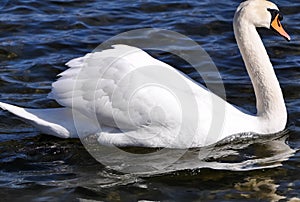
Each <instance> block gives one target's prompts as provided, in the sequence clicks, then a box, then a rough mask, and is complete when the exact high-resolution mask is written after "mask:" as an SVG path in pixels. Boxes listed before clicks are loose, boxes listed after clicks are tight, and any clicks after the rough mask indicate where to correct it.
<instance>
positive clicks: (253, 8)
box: [234, 0, 291, 41]
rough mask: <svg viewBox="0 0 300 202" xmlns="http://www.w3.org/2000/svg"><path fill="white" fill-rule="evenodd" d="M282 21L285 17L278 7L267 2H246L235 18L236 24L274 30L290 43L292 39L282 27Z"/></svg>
mask: <svg viewBox="0 0 300 202" xmlns="http://www.w3.org/2000/svg"><path fill="white" fill-rule="evenodd" d="M282 20H283V16H282V14H281V12H280V11H279V9H278V7H277V6H276V5H275V4H274V3H272V2H270V1H266V0H248V1H245V2H243V3H241V4H240V6H239V7H238V9H237V11H236V13H235V16H234V23H241V22H247V23H248V24H249V25H254V26H255V27H264V28H267V29H272V30H274V31H275V32H277V33H278V34H280V35H281V36H283V37H284V38H285V39H286V40H288V41H290V40H291V37H290V36H289V35H288V34H287V33H286V31H285V30H284V29H283V26H282V25H281V21H282Z"/></svg>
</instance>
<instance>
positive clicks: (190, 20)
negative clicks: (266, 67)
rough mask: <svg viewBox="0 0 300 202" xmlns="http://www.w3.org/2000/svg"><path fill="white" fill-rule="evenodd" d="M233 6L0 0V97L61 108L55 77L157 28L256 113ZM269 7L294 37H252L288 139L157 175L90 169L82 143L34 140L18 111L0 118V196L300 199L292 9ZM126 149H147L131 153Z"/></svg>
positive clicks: (183, 162) (198, 156)
mask: <svg viewBox="0 0 300 202" xmlns="http://www.w3.org/2000/svg"><path fill="white" fill-rule="evenodd" d="M239 3H240V1H237V0H235V1H208V0H203V1H184V2H183V1H171V0H167V1H163V3H162V2H160V1H135V2H133V1H106V0H105V1H98V0H89V1H76V0H65V1H63V0H48V1H37V0H14V1H8V0H6V1H1V3H0V8H1V10H0V28H1V31H0V65H1V69H0V92H1V94H0V95H1V96H0V100H1V101H2V102H7V103H12V104H14V105H18V106H22V107H31V108H46V107H58V106H59V105H58V104H57V103H56V102H55V101H53V100H49V99H48V98H47V94H48V93H49V92H50V89H51V83H52V82H53V81H55V80H56V79H57V77H56V75H57V74H59V73H60V72H62V71H63V70H65V69H66V68H67V67H66V66H65V65H64V64H65V63H66V62H67V61H68V60H70V59H72V58H75V57H79V56H82V55H84V54H86V53H88V52H91V51H93V49H94V48H96V47H97V46H98V45H99V44H101V43H102V42H103V41H106V40H108V39H109V38H111V37H113V36H115V35H117V34H120V33H122V32H125V31H130V30H133V29H138V28H161V29H168V30H172V31H176V32H178V33H181V34H183V35H186V36H188V37H190V38H192V39H193V40H195V41H196V42H197V43H199V44H200V45H201V46H202V47H203V48H204V49H205V50H206V51H207V52H208V53H209V55H210V56H211V57H212V59H213V61H214V63H215V64H216V66H217V67H218V69H219V71H220V74H221V76H222V79H223V82H224V84H225V88H226V93H227V99H228V101H229V102H231V103H234V104H236V105H238V106H241V107H243V108H245V109H246V110H249V111H252V112H255V99H254V94H253V89H252V86H251V83H250V80H249V78H248V75H247V73H246V70H245V68H244V65H243V62H242V60H241V57H240V55H239V51H238V48H237V45H236V43H235V40H234V36H233V29H232V18H233V15H234V11H235V8H236V7H237V6H238V4H239ZM276 3H277V5H278V6H279V7H280V9H281V10H282V12H283V13H284V21H283V24H284V26H285V28H286V30H287V32H289V34H290V35H291V37H292V41H291V42H289V43H288V42H286V41H285V40H284V39H282V38H280V37H279V36H277V35H274V33H273V32H271V31H266V30H260V33H261V34H262V35H263V40H264V43H265V46H266V47H267V50H268V53H269V55H270V57H271V60H272V62H273V64H274V68H275V71H276V74H277V76H278V79H279V81H280V83H281V86H282V90H283V93H284V96H285V101H286V105H287V108H288V113H289V121H288V127H287V131H286V134H281V135H279V136H272V137H267V138H264V139H251V141H250V140H245V141H242V140H241V141H238V142H234V143H224V144H222V145H217V146H215V147H213V148H205V149H193V150H189V151H187V152H186V154H185V155H184V156H183V157H182V158H181V159H180V160H179V161H178V162H176V163H174V164H172V166H170V167H168V168H166V169H163V170H161V171H160V172H148V173H144V174H126V173H120V172H117V171H115V170H113V169H110V168H108V167H106V166H104V165H103V164H101V163H99V162H97V161H96V160H95V159H94V158H93V157H92V156H91V155H90V154H89V153H88V152H87V151H86V150H85V148H84V146H82V144H81V142H80V140H63V139H59V138H55V137H50V136H47V135H43V134H40V133H39V132H38V131H37V130H36V129H35V128H33V127H32V126H30V125H28V124H26V123H23V122H22V121H20V120H19V119H18V118H16V117H15V116H13V115H11V114H9V113H7V112H4V111H0V197H1V198H0V201H2V200H3V201H5V200H6V201H16V200H20V201H25V200H27V201H55V200H56V201H59V200H75V201H76V200H81V199H89V200H96V201H137V200H150V201H158V200H161V201H196V200H197V201H207V200H212V201H221V200H225V201H231V200H235V201H245V199H252V200H257V199H260V200H262V201H272V200H274V201H278V200H280V199H284V198H286V199H288V200H289V199H292V198H297V197H298V198H300V194H299V189H300V177H299V174H298V173H299V171H300V170H299V166H300V165H299V163H298V162H299V160H300V155H299V153H298V152H297V150H298V148H299V147H300V138H299V136H298V135H299V134H300V125H299V122H300V119H299V115H300V108H299V106H300V99H299V98H300V95H299V93H298V90H299V88H300V85H299V83H300V73H299V70H298V69H297V68H298V67H299V64H300V57H299V55H300V48H299V47H300V46H299V45H300V43H299V39H300V32H299V27H300V21H299V18H300V14H299V10H300V3H299V2H297V3H296V2H293V1H283V0H278V1H276ZM140 37H142V38H143V37H145V38H147V35H145V36H140ZM154 55H155V56H156V57H158V58H159V59H162V60H164V61H166V62H168V63H170V64H172V65H173V66H175V67H177V68H178V69H179V70H181V71H183V72H185V73H187V74H188V75H189V76H191V77H192V78H193V79H195V80H197V81H201V78H199V76H198V75H197V74H195V72H193V71H192V70H191V69H190V68H189V67H188V65H187V64H186V63H183V62H182V61H179V60H178V58H174V57H172V56H171V55H169V54H162V53H154ZM216 93H218V92H216ZM128 152H132V153H145V152H146V153H147V152H151V151H148V150H147V149H142V148H128ZM175 153H176V151H175V152H174V153H171V154H174V155H175ZM122 158H123V157H120V160H119V161H121V160H122ZM106 160H108V161H109V160H110V159H108V158H107V159H106ZM112 160H114V161H117V160H118V159H112ZM165 160H166V159H164V158H162V157H161V158H160V157H157V158H156V161H155V162H151V161H150V160H148V159H145V162H146V163H145V166H147V167H150V166H151V165H152V166H153V165H158V166H159V165H160V164H164V163H165ZM121 164H122V162H119V164H118V166H120V165H121Z"/></svg>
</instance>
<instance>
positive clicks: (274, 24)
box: [271, 14, 291, 41]
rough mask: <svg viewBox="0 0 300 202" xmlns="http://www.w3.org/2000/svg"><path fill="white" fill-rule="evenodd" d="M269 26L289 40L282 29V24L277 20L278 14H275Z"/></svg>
mask: <svg viewBox="0 0 300 202" xmlns="http://www.w3.org/2000/svg"><path fill="white" fill-rule="evenodd" d="M271 27H272V28H273V29H274V30H275V31H276V32H277V33H278V34H280V35H281V36H283V37H284V38H285V39H286V40H287V41H290V40H291V37H290V36H289V35H288V33H286V31H285V30H284V29H283V26H282V25H281V23H280V20H279V14H277V15H276V17H275V18H274V20H273V21H272V23H271Z"/></svg>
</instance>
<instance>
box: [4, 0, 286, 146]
mask: <svg viewBox="0 0 300 202" xmlns="http://www.w3.org/2000/svg"><path fill="white" fill-rule="evenodd" d="M268 9H271V11H272V12H274V10H275V12H276V11H278V8H277V6H276V5H274V4H273V3H270V2H268V1H265V0H248V1H246V2H244V3H242V4H241V5H240V7H239V8H238V10H237V12H236V15H235V18H234V31H235V35H236V39H237V42H238V45H239V48H240V50H241V53H242V56H243V59H244V61H245V64H246V68H247V71H248V73H249V75H250V78H251V80H252V83H253V86H254V90H255V94H256V99H257V115H250V114H246V113H244V112H242V111H240V110H239V109H237V108H236V107H234V106H232V105H231V104H229V103H227V102H226V101H224V100H222V99H221V98H219V97H217V96H216V95H214V94H213V93H211V92H210V91H208V90H207V89H205V88H204V87H203V86H200V85H198V84H196V83H194V82H193V81H192V80H190V79H189V78H187V77H185V76H184V75H182V74H181V73H179V72H178V71H177V70H175V69H174V68H172V67H171V66H169V65H168V64H165V63H163V62H161V61H158V60H156V59H154V58H152V57H151V56H150V55H148V54H147V53H146V52H144V51H143V50H141V49H138V48H134V47H130V46H126V45H116V46H114V48H113V49H108V50H104V51H102V52H96V53H90V54H87V55H86V56H84V57H82V58H77V59H73V60H71V61H70V62H69V63H67V65H68V66H69V67H70V68H69V69H68V70H66V71H65V72H63V73H61V74H60V76H61V77H60V78H59V79H58V81H56V82H55V83H53V85H52V87H53V88H52V92H51V93H50V95H49V96H50V98H52V99H55V100H56V101H57V102H58V103H59V104H61V105H62V106H64V107H63V108H56V109H24V108H20V107H16V106H13V105H9V104H5V103H0V107H1V108H2V109H4V110H8V111H10V112H11V113H13V114H15V115H17V116H19V117H21V118H23V119H24V120H26V121H27V122H29V123H31V124H33V125H34V126H35V127H37V128H38V129H40V130H41V131H42V132H44V133H47V134H50V135H54V136H58V137H63V138H69V137H71V138H72V137H78V136H87V135H90V134H97V135H98V141H99V142H100V143H101V144H109V145H118V146H146V147H173V148H185V147H200V146H206V145H209V144H212V143H215V142H217V141H219V140H221V139H223V138H226V137H228V136H230V135H233V134H238V133H249V132H253V133H258V134H270V133H276V132H280V131H282V130H283V129H284V127H285V125H286V121H287V112H286V108H285V104H284V99H283V96H282V92H281V88H280V86H279V83H278V81H277V78H276V75H275V73H274V70H273V67H272V64H271V62H270V59H269V57H268V55H267V52H266V50H265V48H264V45H263V43H262V41H261V39H260V37H259V35H258V33H257V31H256V27H266V28H270V25H271V23H272V22H273V21H274V19H273V17H274V16H272V14H274V13H271V11H269V10H268ZM251 12H253V13H252V14H251ZM275 17H276V16H275ZM277 17H278V16H277ZM278 23H279V21H278ZM273 28H274V27H273ZM277 31H278V30H277ZM280 31H281V30H280ZM281 34H282V33H281ZM284 34H286V33H285V32H284V33H283V34H282V35H284ZM284 36H285V37H286V38H288V35H287V34H286V35H284ZM147 66H148V67H149V68H148V69H147V70H146V71H142V73H141V72H140V71H139V68H141V67H147ZM151 67H155V73H152V72H151V71H152V70H151ZM135 71H136V73H132V72H135ZM153 71H154V70H153ZM157 71H158V72H164V71H168V72H170V73H171V74H172V75H174V76H175V77H177V78H179V79H180V80H181V81H183V82H184V83H185V84H186V86H184V85H183V86H178V84H176V83H174V84H171V87H170V88H173V89H176V91H177V92H180V93H182V94H183V95H184V97H186V98H187V99H192V100H194V101H195V104H196V107H195V109H194V110H195V111H194V113H196V114H197V116H192V115H191V116H186V115H182V114H184V113H182V108H181V107H180V105H178V102H177V101H178V100H176V99H175V98H174V96H173V95H172V93H170V92H169V91H167V90H166V89H164V88H161V87H159V86H158V85H149V86H143V88H139V87H140V86H141V84H143V82H145V80H147V81H149V82H150V83H151V82H152V83H156V82H157V81H158V80H160V78H158V77H159V76H157V74H156V73H157ZM165 79H168V78H165ZM136 89H138V90H136ZM212 100H213V101H212ZM214 105H218V106H221V107H222V110H223V111H222V113H224V118H222V119H221V121H222V122H221V123H219V122H218V120H217V121H215V120H216V118H215V117H218V116H220V115H219V112H218V111H214V107H215V106H214ZM194 117H196V118H197V119H196V120H193V118H194ZM222 117H223V116H222ZM190 119H191V120H190ZM74 122H75V123H74ZM189 123H195V124H189ZM216 123H217V124H219V125H218V126H216V128H217V129H216V128H214V124H216Z"/></svg>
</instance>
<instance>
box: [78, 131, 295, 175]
mask: <svg viewBox="0 0 300 202" xmlns="http://www.w3.org/2000/svg"><path fill="white" fill-rule="evenodd" d="M287 137H288V135H287V134H286V133H280V134H273V135H269V136H264V137H261V136H259V135H255V134H248V135H245V134H242V135H235V136H232V137H230V138H227V139H225V140H223V141H221V142H218V143H217V144H215V145H212V146H209V147H203V148H194V149H188V150H178V149H147V148H125V149H122V148H117V147H106V146H102V145H99V144H98V142H97V138H96V137H92V136H90V137H87V138H85V139H84V141H82V142H83V143H84V144H85V148H87V149H88V150H89V152H90V153H91V154H92V156H93V157H94V158H95V159H96V160H98V161H99V162H100V163H102V164H103V165H106V166H107V167H108V168H111V169H114V170H117V171H121V172H125V173H134V174H140V175H149V176H151V175H154V174H162V173H170V172H175V171H180V170H197V169H200V168H212V169H217V170H232V171H248V170H256V169H264V168H273V167H278V166H280V165H282V162H283V161H286V160H287V159H288V158H289V157H291V156H292V155H293V154H294V153H295V150H294V149H292V148H291V147H290V146H289V145H288V144H287V143H286V139H287Z"/></svg>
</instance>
